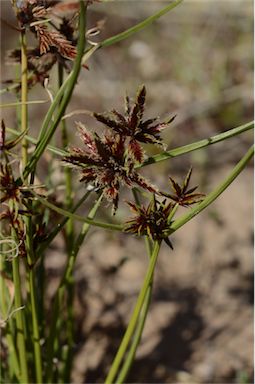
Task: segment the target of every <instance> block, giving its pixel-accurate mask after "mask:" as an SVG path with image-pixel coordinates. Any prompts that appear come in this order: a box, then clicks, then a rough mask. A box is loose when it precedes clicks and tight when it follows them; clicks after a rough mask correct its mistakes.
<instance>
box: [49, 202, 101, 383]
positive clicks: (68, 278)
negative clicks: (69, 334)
mask: <svg viewBox="0 0 255 384" xmlns="http://www.w3.org/2000/svg"><path fill="white" fill-rule="evenodd" d="M101 200H102V196H100V198H99V199H98V200H97V201H96V203H95V204H94V206H93V208H92V209H91V211H90V212H89V215H88V217H90V218H93V217H94V216H95V214H96V212H97V210H98V208H99V205H100V203H101ZM89 228H90V225H89V224H87V223H86V224H84V225H83V227H82V230H81V233H80V235H79V236H78V238H77V240H76V242H75V245H74V247H73V251H72V254H71V255H70V257H69V258H68V261H67V265H66V269H65V272H64V276H63V278H62V280H61V283H60V285H59V287H58V289H57V292H56V296H55V300H54V305H53V315H52V320H51V326H50V333H49V337H48V341H47V370H46V379H47V382H48V383H51V382H52V373H53V364H52V360H53V356H54V343H55V338H56V336H57V335H56V329H57V325H58V320H59V311H60V308H61V303H62V301H63V296H64V293H65V292H66V290H67V289H68V287H70V286H72V285H73V281H72V279H73V270H74V265H75V261H76V257H77V254H78V252H79V249H80V246H81V244H82V243H83V241H84V239H85V237H86V235H87V233H88V231H89ZM69 341H70V340H69ZM70 347H71V346H70Z"/></svg>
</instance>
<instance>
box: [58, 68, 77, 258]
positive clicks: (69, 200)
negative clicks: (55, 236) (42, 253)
mask: <svg viewBox="0 0 255 384" xmlns="http://www.w3.org/2000/svg"><path fill="white" fill-rule="evenodd" d="M63 79H64V68H63V65H62V64H61V63H59V64H58V85H59V88H61V86H62V84H63ZM61 101H62V100H61ZM61 128H62V129H61V131H62V132H61V133H62V146H63V148H66V147H67V146H68V144H69V140H68V134H67V128H66V120H61ZM64 175H65V186H66V188H65V207H66V209H67V210H68V211H69V210H70V209H71V207H72V205H73V197H72V195H73V191H72V171H71V168H69V167H64ZM73 234H74V223H73V220H72V219H70V220H68V222H67V225H66V242H67V251H68V253H70V251H71V249H72V241H73Z"/></svg>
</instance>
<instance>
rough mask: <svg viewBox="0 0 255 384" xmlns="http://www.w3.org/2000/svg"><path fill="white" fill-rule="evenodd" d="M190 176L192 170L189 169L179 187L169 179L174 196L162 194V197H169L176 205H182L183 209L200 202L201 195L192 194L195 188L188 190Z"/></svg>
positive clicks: (202, 196) (202, 195)
mask: <svg viewBox="0 0 255 384" xmlns="http://www.w3.org/2000/svg"><path fill="white" fill-rule="evenodd" d="M191 174H192V168H190V169H189V171H188V173H187V175H186V177H185V179H184V182H183V183H182V185H179V184H178V183H177V182H175V181H174V179H172V178H171V177H169V180H170V183H171V187H172V190H173V191H174V194H168V193H165V192H162V195H164V196H167V197H169V198H170V199H172V200H174V201H175V202H176V203H178V204H179V205H182V206H183V207H188V206H189V205H192V204H195V203H198V202H200V201H202V200H203V198H204V194H203V193H193V192H194V191H195V190H196V189H197V186H196V187H192V188H190V189H188V187H189V182H190V178H191Z"/></svg>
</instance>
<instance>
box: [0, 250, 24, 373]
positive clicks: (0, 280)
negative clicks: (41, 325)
mask: <svg viewBox="0 0 255 384" xmlns="http://www.w3.org/2000/svg"><path fill="white" fill-rule="evenodd" d="M2 248H3V245H2V244H1V251H0V256H1V257H0V295H1V314H2V319H4V320H5V319H6V324H5V331H6V340H7V345H8V350H9V366H10V375H11V376H12V377H13V375H16V377H17V378H18V377H19V375H20V373H19V372H20V365H19V361H18V356H17V352H16V348H15V342H14V334H15V331H14V324H13V319H12V318H9V319H8V315H9V306H8V304H7V302H6V300H7V297H8V291H7V287H6V285H5V283H4V260H3V257H4V249H2ZM9 296H10V295H9ZM10 300H11V298H10ZM3 333H4V332H3ZM2 336H3V335H2Z"/></svg>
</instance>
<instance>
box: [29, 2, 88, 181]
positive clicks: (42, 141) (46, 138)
mask: <svg viewBox="0 0 255 384" xmlns="http://www.w3.org/2000/svg"><path fill="white" fill-rule="evenodd" d="M79 3H80V17H79V39H78V45H77V56H76V59H75V62H74V66H73V70H72V72H71V74H70V76H69V78H68V79H67V82H66V83H63V85H62V87H61V89H60V90H59V92H58V93H57V95H56V97H55V99H54V102H53V103H54V104H55V103H56V101H57V104H56V105H54V108H53V107H52V106H53V104H52V106H51V107H52V108H50V109H49V111H50V110H51V109H53V110H52V114H53V112H54V110H55V108H56V106H57V105H58V103H59V101H60V99H61V98H62V96H63V98H62V101H61V104H60V107H59V109H58V111H57V113H56V116H55V119H54V120H53V121H52V123H51V125H50V127H49V129H47V127H48V125H49V122H50V120H51V118H52V114H51V115H50V116H49V117H48V116H47V124H46V123H44V124H43V128H42V130H41V135H40V136H41V137H40V136H39V141H38V143H37V145H36V148H35V151H34V153H33V155H32V157H31V159H30V161H29V163H28V164H27V166H26V168H25V170H24V173H23V178H24V179H26V178H27V177H28V175H29V174H30V173H31V172H33V171H34V169H35V167H36V164H37V162H38V160H39V159H40V157H41V155H42V154H43V152H44V150H45V148H46V147H47V145H48V144H49V142H50V140H51V138H52V136H53V134H54V132H55V130H56V128H57V126H58V123H59V122H60V120H61V118H62V116H63V114H64V113H65V109H66V107H67V105H68V103H69V101H70V98H71V96H72V93H73V90H74V87H75V85H76V81H77V79H78V76H79V73H80V69H81V63H82V57H83V53H84V48H85V42H86V39H85V29H86V17H85V15H86V6H85V4H84V2H83V1H82V0H80V2H79ZM64 85H65V87H64ZM64 91H65V92H64ZM63 92H64V94H63Z"/></svg>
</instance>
